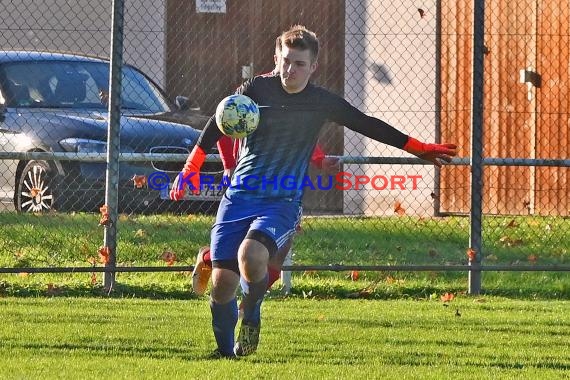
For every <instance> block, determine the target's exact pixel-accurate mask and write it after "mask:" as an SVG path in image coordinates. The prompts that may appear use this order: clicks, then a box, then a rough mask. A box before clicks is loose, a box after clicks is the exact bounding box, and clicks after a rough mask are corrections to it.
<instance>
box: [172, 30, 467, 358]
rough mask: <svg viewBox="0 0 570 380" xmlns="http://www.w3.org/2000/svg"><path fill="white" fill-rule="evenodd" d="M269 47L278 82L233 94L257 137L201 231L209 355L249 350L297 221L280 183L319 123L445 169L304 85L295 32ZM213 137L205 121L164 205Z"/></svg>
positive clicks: (299, 172) (305, 61) (292, 173)
mask: <svg viewBox="0 0 570 380" xmlns="http://www.w3.org/2000/svg"><path fill="white" fill-rule="evenodd" d="M277 43H278V45H277V46H276V48H277V49H278V50H279V52H280V54H279V55H276V56H275V60H276V66H277V67H278V68H279V74H278V75H270V76H258V77H254V78H252V79H250V80H248V81H246V82H245V83H244V84H243V85H242V86H240V88H239V89H238V91H237V92H238V93H242V94H244V95H247V96H249V97H250V98H252V99H253V100H254V101H255V102H256V103H257V104H259V105H260V106H263V108H261V117H260V122H259V125H258V127H257V129H256V130H255V132H253V133H252V134H251V135H249V136H247V137H245V138H244V139H242V141H241V145H240V153H239V158H238V162H237V166H236V169H235V172H234V175H233V176H232V180H231V185H230V187H229V188H228V189H227V190H226V193H225V195H224V197H223V199H222V201H221V202H220V206H219V209H218V212H217V215H216V221H215V223H214V225H213V227H212V231H211V239H210V241H211V256H212V263H213V270H212V291H211V299H210V310H211V313H212V327H213V332H214V337H215V339H216V343H217V349H216V350H215V351H214V354H215V355H216V356H217V357H225V358H234V357H236V356H244V355H249V354H252V353H254V352H255V351H256V350H257V348H258V343H259V335H260V331H261V313H259V312H258V310H260V308H259V306H260V304H261V302H262V301H263V297H264V295H265V293H266V288H267V281H268V274H267V264H268V262H269V258H270V257H272V256H273V255H275V254H276V252H277V251H278V250H279V248H280V247H283V246H284V245H285V244H286V243H287V242H289V240H290V237H291V236H292V235H293V234H294V233H295V227H296V226H297V225H298V224H299V219H300V215H301V199H302V195H303V189H302V186H301V187H299V186H290V183H291V181H290V180H291V179H293V183H296V184H300V183H302V179H303V177H304V176H305V175H306V172H307V167H308V164H309V159H310V157H311V153H312V151H313V148H314V146H315V144H316V142H317V137H318V135H319V131H320V130H321V127H322V126H323V124H324V123H325V122H326V121H333V122H336V123H338V124H340V125H344V126H346V127H347V128H350V129H351V130H353V131H356V132H359V133H361V134H363V135H365V136H367V137H369V138H372V139H374V140H376V141H379V142H382V143H385V144H388V145H391V146H394V147H396V148H400V149H403V150H404V151H406V152H408V153H411V154H413V155H415V156H417V157H420V158H422V159H424V160H427V161H430V162H432V163H433V164H434V165H436V166H437V167H441V165H442V163H441V161H450V160H451V157H452V156H455V155H456V146H455V145H453V144H430V143H422V142H420V141H418V140H416V139H414V138H413V137H410V136H407V135H406V134H404V133H402V132H400V131H399V130H397V129H395V128H394V127H392V126H391V125H389V124H387V123H385V122H384V121H382V120H380V119H377V118H374V117H370V116H367V115H365V114H364V113H362V112H361V111H360V110H358V109H357V108H355V107H354V106H352V105H351V104H349V103H348V102H347V101H346V100H344V99H343V98H342V97H340V96H338V95H336V94H334V93H332V92H330V91H328V90H326V89H324V88H321V87H318V86H316V85H314V84H312V83H311V82H310V78H311V75H312V74H313V73H314V72H315V70H316V69H317V58H318V52H319V41H318V39H317V36H316V35H315V33H313V32H311V31H309V30H307V29H306V28H305V27H304V26H300V25H297V26H293V27H291V28H290V29H289V30H287V31H285V32H283V33H282V34H281V36H280V37H279V39H278V40H277ZM220 136H221V132H220V131H219V129H218V128H217V126H216V124H215V118H211V119H210V121H209V122H208V123H207V125H206V127H205V128H204V129H203V131H202V133H201V135H200V137H199V139H198V141H197V143H196V146H195V147H194V149H193V150H192V152H191V153H190V154H189V156H188V159H187V161H186V165H185V166H184V169H183V171H182V172H181V174H180V175H179V176H178V177H177V178H178V180H179V181H180V182H175V184H174V185H175V187H174V188H173V189H172V190H171V194H170V196H171V198H172V199H174V200H176V199H180V198H181V197H182V196H183V195H184V191H185V185H187V184H188V183H187V182H188V181H189V182H190V185H191V189H192V191H197V189H199V175H197V174H198V173H199V172H200V168H201V166H202V164H203V162H204V160H205V157H206V153H205V152H206V151H207V150H208V149H209V148H210V147H211V146H213V145H214V144H215V143H216V142H217V141H218V139H219V138H220ZM181 178H182V179H188V181H186V180H181ZM284 179H286V181H284ZM178 180H177V181H178ZM246 180H247V183H246V182H245V181H246ZM240 283H241V286H242V294H243V299H242V304H243V318H242V320H241V325H240V328H239V333H238V337H237V340H236V339H235V335H234V331H235V327H236V325H237V321H238V307H237V299H236V291H237V287H238V284H240Z"/></svg>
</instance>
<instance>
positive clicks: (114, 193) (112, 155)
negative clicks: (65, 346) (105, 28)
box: [103, 0, 124, 290]
mask: <svg viewBox="0 0 570 380" xmlns="http://www.w3.org/2000/svg"><path fill="white" fill-rule="evenodd" d="M123 22H124V0H113V18H112V32H111V62H110V65H111V67H110V76H109V126H108V132H107V173H106V182H105V183H106V188H105V204H106V205H107V210H108V212H109V223H108V224H107V225H106V226H105V235H104V246H105V247H107V248H108V249H109V260H108V262H107V263H106V264H105V266H106V267H107V268H110V269H113V268H115V266H116V263H117V220H118V204H119V198H118V192H119V154H120V122H121V82H122V74H121V69H122V65H123V62H122V61H123ZM103 285H104V287H105V289H108V290H111V289H112V288H113V286H114V285H115V272H105V277H104V281H103Z"/></svg>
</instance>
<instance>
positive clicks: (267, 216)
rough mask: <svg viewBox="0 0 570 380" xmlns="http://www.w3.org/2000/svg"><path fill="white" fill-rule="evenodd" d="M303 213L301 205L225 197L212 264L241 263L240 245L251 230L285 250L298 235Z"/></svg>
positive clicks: (215, 230) (216, 226) (214, 236)
mask: <svg viewBox="0 0 570 380" xmlns="http://www.w3.org/2000/svg"><path fill="white" fill-rule="evenodd" d="M301 214H302V206H301V202H296V201H290V200H266V199H244V198H242V197H240V196H236V195H232V197H231V198H228V197H227V196H225V195H224V197H223V198H222V201H221V202H220V207H219V208H218V214H217V216H216V222H215V223H214V226H213V227H212V233H211V238H210V252H211V253H210V254H211V257H212V261H218V260H237V253H238V249H239V246H240V244H241V242H242V241H243V240H244V238H245V236H246V235H247V234H248V232H249V231H260V232H263V233H264V234H266V235H267V237H269V238H271V239H273V241H274V242H275V244H276V245H277V248H281V247H282V246H283V245H285V243H287V242H288V241H289V239H291V238H292V237H293V235H295V231H296V229H297V226H298V225H299V223H300V221H301Z"/></svg>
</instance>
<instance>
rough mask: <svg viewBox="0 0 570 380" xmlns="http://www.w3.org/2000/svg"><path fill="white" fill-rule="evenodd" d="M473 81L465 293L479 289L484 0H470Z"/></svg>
mask: <svg viewBox="0 0 570 380" xmlns="http://www.w3.org/2000/svg"><path fill="white" fill-rule="evenodd" d="M473 5H474V12H473V82H472V97H471V99H472V105H471V110H472V118H471V214H470V219H471V223H470V231H469V240H470V246H471V248H472V249H473V250H474V251H475V257H474V258H473V260H470V261H469V265H471V266H472V267H473V269H472V270H470V271H469V294H479V293H480V292H481V270H480V266H481V256H482V252H481V246H482V238H481V235H482V214H483V81H484V78H483V73H484V53H485V45H484V38H485V1H484V0H474V2H473Z"/></svg>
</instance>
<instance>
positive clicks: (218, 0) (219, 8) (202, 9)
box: [196, 0, 226, 13]
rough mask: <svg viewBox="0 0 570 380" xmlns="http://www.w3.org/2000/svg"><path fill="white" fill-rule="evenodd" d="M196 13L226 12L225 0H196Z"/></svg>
mask: <svg viewBox="0 0 570 380" xmlns="http://www.w3.org/2000/svg"><path fill="white" fill-rule="evenodd" d="M196 13H226V0H196Z"/></svg>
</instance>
